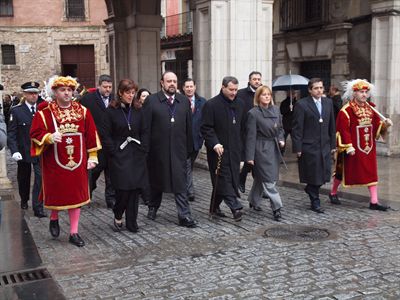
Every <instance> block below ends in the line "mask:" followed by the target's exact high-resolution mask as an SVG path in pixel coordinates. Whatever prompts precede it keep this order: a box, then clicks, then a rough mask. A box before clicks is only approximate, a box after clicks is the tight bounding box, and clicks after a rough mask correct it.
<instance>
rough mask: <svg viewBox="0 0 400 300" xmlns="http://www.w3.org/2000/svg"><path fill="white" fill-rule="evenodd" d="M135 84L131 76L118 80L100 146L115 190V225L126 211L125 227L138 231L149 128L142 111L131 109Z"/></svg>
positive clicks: (118, 229)
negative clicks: (103, 151) (105, 153)
mask: <svg viewBox="0 0 400 300" xmlns="http://www.w3.org/2000/svg"><path fill="white" fill-rule="evenodd" d="M137 90H138V86H137V84H136V83H135V82H133V81H132V80H130V79H123V80H121V81H120V82H119V85H118V89H117V95H116V99H114V100H113V101H112V102H111V103H110V105H109V107H108V109H107V116H108V118H107V121H106V122H105V127H106V128H105V133H106V135H105V137H104V140H103V147H104V148H105V150H106V151H107V152H108V154H109V155H110V157H111V159H110V178H111V183H112V185H113V187H114V189H115V192H116V202H115V205H114V209H113V211H114V227H115V230H116V231H120V230H121V229H122V226H123V223H122V216H123V214H124V213H125V222H126V228H127V229H128V230H129V231H131V232H137V231H138V229H139V228H138V225H137V221H136V220H137V214H138V194H139V191H140V189H142V188H143V187H144V186H146V184H147V182H146V181H147V177H146V173H147V172H146V156H147V146H146V144H145V143H146V141H147V134H148V131H147V129H146V127H145V123H144V122H143V115H142V111H141V110H136V109H134V106H133V100H134V97H135V94H136V91H137Z"/></svg>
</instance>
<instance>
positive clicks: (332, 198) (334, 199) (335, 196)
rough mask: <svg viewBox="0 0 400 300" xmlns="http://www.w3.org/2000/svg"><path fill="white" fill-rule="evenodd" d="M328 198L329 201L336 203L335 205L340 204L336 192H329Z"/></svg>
mask: <svg viewBox="0 0 400 300" xmlns="http://www.w3.org/2000/svg"><path fill="white" fill-rule="evenodd" d="M329 200H330V201H331V203H332V204H336V205H340V204H342V202H340V200H339V198H338V196H337V195H336V194H335V195H332V194H329Z"/></svg>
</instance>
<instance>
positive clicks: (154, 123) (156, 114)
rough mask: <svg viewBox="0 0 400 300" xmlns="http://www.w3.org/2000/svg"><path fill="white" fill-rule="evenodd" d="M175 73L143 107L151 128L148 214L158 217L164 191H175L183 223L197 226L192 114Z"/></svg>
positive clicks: (167, 76) (163, 80) (165, 76)
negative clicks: (190, 172)
mask: <svg viewBox="0 0 400 300" xmlns="http://www.w3.org/2000/svg"><path fill="white" fill-rule="evenodd" d="M177 82H178V79H177V77H176V75H175V73H173V72H171V71H166V72H165V73H164V74H163V75H162V77H161V82H160V83H161V87H162V89H161V91H159V92H158V93H156V94H152V95H150V96H148V97H147V99H146V102H145V104H144V106H143V109H144V117H145V123H146V124H147V126H148V127H149V132H150V138H149V139H150V141H149V143H148V145H149V154H148V170H149V181H150V187H151V200H150V202H149V212H148V214H147V217H148V218H149V219H151V220H154V219H155V218H156V214H157V210H158V208H159V207H160V205H161V200H162V194H163V193H173V194H174V195H175V203H176V207H177V210H178V219H179V225H180V226H185V227H196V222H195V221H194V220H193V218H192V216H191V211H190V205H189V201H188V197H187V193H186V160H187V158H189V157H190V155H191V154H192V152H193V138H192V113H191V110H190V104H189V101H188V99H187V98H186V97H185V96H183V95H181V94H179V93H177V92H176V91H177Z"/></svg>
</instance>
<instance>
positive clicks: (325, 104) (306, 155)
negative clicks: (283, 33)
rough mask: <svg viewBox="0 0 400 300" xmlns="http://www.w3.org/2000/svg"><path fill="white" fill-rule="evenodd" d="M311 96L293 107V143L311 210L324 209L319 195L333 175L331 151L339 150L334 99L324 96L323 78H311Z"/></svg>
mask: <svg viewBox="0 0 400 300" xmlns="http://www.w3.org/2000/svg"><path fill="white" fill-rule="evenodd" d="M308 92H309V93H310V96H308V97H306V98H303V99H300V100H299V101H298V102H297V104H296V106H295V107H294V116H293V128H292V143H293V152H294V153H296V154H297V157H298V164H299V176H300V182H302V183H306V184H307V185H306V187H305V189H304V190H305V192H306V193H307V194H308V196H309V197H310V200H311V210H313V211H315V212H317V213H323V212H324V210H323V209H322V208H321V201H320V199H319V189H320V187H321V185H323V184H324V183H326V182H329V181H330V179H331V165H332V154H334V153H335V151H336V144H335V142H336V138H335V117H334V113H333V105H332V101H331V99H329V98H325V97H322V94H323V92H324V86H323V82H322V80H321V79H319V78H312V79H310V81H309V82H308Z"/></svg>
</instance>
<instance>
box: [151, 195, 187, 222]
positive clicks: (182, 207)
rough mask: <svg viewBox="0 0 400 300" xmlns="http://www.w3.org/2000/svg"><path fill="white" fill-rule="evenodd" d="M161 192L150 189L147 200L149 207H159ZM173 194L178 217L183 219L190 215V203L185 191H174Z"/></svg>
mask: <svg viewBox="0 0 400 300" xmlns="http://www.w3.org/2000/svg"><path fill="white" fill-rule="evenodd" d="M162 194H163V192H160V191H155V190H152V191H151V200H150V202H149V208H150V207H154V208H155V209H156V210H158V209H159V208H160V205H161V200H162ZM174 196H175V204H176V209H177V211H178V218H179V219H184V218H186V217H190V216H191V212H190V204H189V201H188V197H187V195H186V192H183V193H175V194H174Z"/></svg>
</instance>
